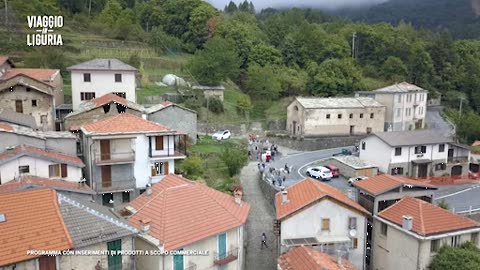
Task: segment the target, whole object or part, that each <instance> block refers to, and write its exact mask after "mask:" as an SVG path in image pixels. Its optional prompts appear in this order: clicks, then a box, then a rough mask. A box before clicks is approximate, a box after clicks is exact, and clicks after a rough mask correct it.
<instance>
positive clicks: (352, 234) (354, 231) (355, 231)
mask: <svg viewBox="0 0 480 270" xmlns="http://www.w3.org/2000/svg"><path fill="white" fill-rule="evenodd" d="M348 234H349V235H350V237H355V236H356V235H357V230H355V229H352V230H350V231H349V232H348Z"/></svg>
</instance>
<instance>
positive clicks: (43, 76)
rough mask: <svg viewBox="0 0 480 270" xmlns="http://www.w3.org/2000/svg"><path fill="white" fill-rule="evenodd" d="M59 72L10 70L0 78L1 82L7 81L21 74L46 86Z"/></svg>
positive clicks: (33, 69) (29, 69)
mask: <svg viewBox="0 0 480 270" xmlns="http://www.w3.org/2000/svg"><path fill="white" fill-rule="evenodd" d="M59 72H60V70H58V69H41V68H12V69H9V70H8V71H7V72H5V74H4V75H3V76H2V77H1V78H0V79H1V80H8V79H10V78H13V77H15V76H17V75H19V74H23V75H25V76H27V77H30V78H33V79H36V80H38V81H41V82H43V83H46V84H48V85H51V86H53V85H52V79H53V78H52V76H56V74H59Z"/></svg>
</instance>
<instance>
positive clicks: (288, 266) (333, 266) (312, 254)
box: [277, 246, 357, 270]
mask: <svg viewBox="0 0 480 270" xmlns="http://www.w3.org/2000/svg"><path fill="white" fill-rule="evenodd" d="M277 262H278V265H280V267H281V269H282V270H314V269H322V270H323V269H324V270H355V269H357V268H355V266H353V265H352V264H351V263H350V262H349V261H347V260H345V259H342V265H341V266H340V265H338V263H337V261H336V259H335V258H334V257H333V256H330V255H328V254H326V253H322V252H320V251H318V250H315V249H313V248H310V247H305V246H300V247H295V248H293V249H292V250H290V251H288V252H286V253H284V254H282V255H281V256H280V257H278V259H277Z"/></svg>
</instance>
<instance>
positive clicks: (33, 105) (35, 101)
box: [32, 99, 37, 107]
mask: <svg viewBox="0 0 480 270" xmlns="http://www.w3.org/2000/svg"><path fill="white" fill-rule="evenodd" d="M32 107H37V100H36V99H32Z"/></svg>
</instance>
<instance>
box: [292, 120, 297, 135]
mask: <svg viewBox="0 0 480 270" xmlns="http://www.w3.org/2000/svg"><path fill="white" fill-rule="evenodd" d="M296 131H297V121H293V135H295V134H296Z"/></svg>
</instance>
